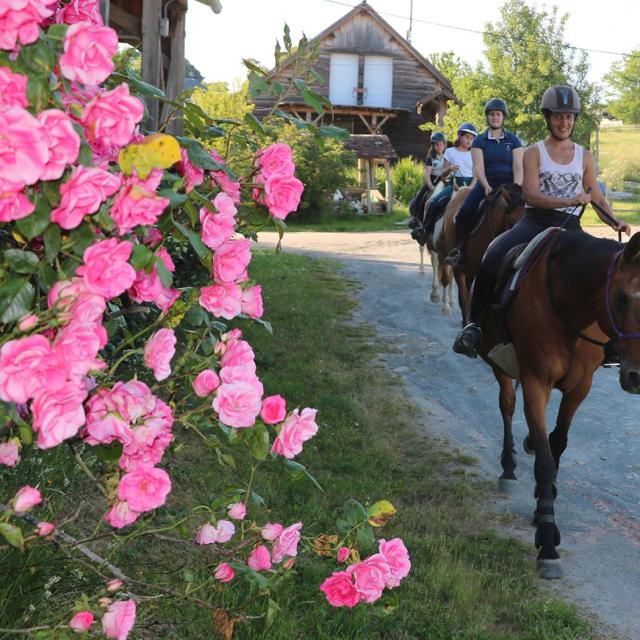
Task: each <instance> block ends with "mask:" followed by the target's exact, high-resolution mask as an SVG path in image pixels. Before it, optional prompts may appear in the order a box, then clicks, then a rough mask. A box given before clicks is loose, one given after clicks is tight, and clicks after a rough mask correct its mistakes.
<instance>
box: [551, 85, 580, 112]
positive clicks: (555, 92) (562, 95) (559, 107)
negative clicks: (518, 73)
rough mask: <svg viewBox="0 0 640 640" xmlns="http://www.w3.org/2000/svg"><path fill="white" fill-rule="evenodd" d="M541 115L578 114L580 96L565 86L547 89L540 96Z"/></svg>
mask: <svg viewBox="0 0 640 640" xmlns="http://www.w3.org/2000/svg"><path fill="white" fill-rule="evenodd" d="M541 109H542V113H546V112H547V111H550V112H551V113H575V114H578V113H580V96H579V95H578V92H577V91H576V90H575V89H574V88H573V87H570V86H569V85H567V84H556V85H554V86H553V87H549V88H548V89H547V90H546V91H545V92H544V95H543V96H542V105H541Z"/></svg>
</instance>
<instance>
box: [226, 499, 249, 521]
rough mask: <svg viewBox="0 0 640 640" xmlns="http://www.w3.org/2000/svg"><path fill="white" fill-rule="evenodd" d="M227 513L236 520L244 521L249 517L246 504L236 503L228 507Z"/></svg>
mask: <svg viewBox="0 0 640 640" xmlns="http://www.w3.org/2000/svg"><path fill="white" fill-rule="evenodd" d="M227 513H228V514H229V517H230V518H233V519H234V520H244V517H245V516H246V515H247V507H246V505H245V504H244V502H234V503H233V504H230V505H229V506H228V507H227Z"/></svg>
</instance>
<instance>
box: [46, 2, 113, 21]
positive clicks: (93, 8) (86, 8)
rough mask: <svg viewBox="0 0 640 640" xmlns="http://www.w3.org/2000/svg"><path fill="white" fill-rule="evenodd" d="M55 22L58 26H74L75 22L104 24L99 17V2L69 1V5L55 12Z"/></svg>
mask: <svg viewBox="0 0 640 640" xmlns="http://www.w3.org/2000/svg"><path fill="white" fill-rule="evenodd" d="M56 22H57V23H58V24H60V23H64V24H75V23H76V22H90V23H92V24H100V25H101V24H104V23H103V21H102V16H101V15H100V0H71V2H69V4H65V5H64V6H63V7H60V8H59V9H58V10H57V12H56Z"/></svg>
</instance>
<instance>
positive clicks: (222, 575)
mask: <svg viewBox="0 0 640 640" xmlns="http://www.w3.org/2000/svg"><path fill="white" fill-rule="evenodd" d="M235 575H236V572H235V571H234V570H233V568H232V567H231V566H229V563H227V562H221V563H220V564H219V565H218V566H217V567H216V571H215V573H214V574H213V576H214V578H215V579H216V580H220V582H231V580H233V579H234V578H235Z"/></svg>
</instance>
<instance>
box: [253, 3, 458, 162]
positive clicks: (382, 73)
mask: <svg viewBox="0 0 640 640" xmlns="http://www.w3.org/2000/svg"><path fill="white" fill-rule="evenodd" d="M317 38H318V39H319V40H320V53H319V57H318V60H317V62H316V64H315V65H314V68H315V70H316V71H317V72H318V73H319V75H320V76H322V78H323V80H324V84H323V85H320V86H318V87H314V89H316V90H317V91H318V92H320V93H322V94H323V95H325V96H327V97H328V98H329V100H331V102H332V104H333V114H331V113H330V112H325V113H324V114H323V115H322V116H319V115H318V114H317V113H316V112H315V111H314V110H313V109H312V108H311V107H309V106H307V105H305V104H304V102H303V101H302V99H301V98H300V97H299V96H295V95H293V96H289V97H288V98H287V101H286V102H285V103H284V104H281V108H282V109H283V110H285V111H289V112H291V113H294V114H296V115H297V116H299V117H301V118H304V119H307V120H311V121H314V122H322V123H323V124H329V123H330V122H331V123H333V124H336V125H338V126H341V127H344V128H346V129H348V130H349V131H350V132H351V133H352V134H356V135H363V134H364V135H367V134H369V135H379V134H384V135H386V136H387V137H388V138H389V141H390V142H391V145H392V147H393V149H394V150H395V152H396V154H397V156H398V157H400V158H402V157H405V156H413V157H414V158H416V159H422V158H424V156H425V154H426V151H427V146H428V142H429V134H428V133H425V132H424V131H421V130H420V129H419V128H418V127H419V126H420V125H421V124H423V123H425V122H437V123H441V122H442V121H443V119H444V117H445V114H446V112H447V103H448V101H449V100H454V101H455V100H456V97H455V95H454V93H453V89H452V88H451V85H450V83H449V81H448V80H447V79H446V78H445V77H444V76H443V75H442V74H441V73H439V72H438V70H437V69H436V68H435V67H434V66H433V65H432V64H431V63H430V62H429V61H428V60H427V59H426V58H425V57H424V56H423V55H422V54H421V53H420V52H419V51H417V50H416V49H415V48H414V47H413V46H412V45H411V43H410V42H408V41H407V40H406V39H405V38H403V37H402V36H401V35H400V34H399V33H398V32H397V31H396V30H395V29H394V28H393V27H391V25H389V24H388V23H387V22H386V21H385V20H384V19H383V18H382V17H381V16H380V15H379V14H378V13H376V11H374V9H373V8H372V7H371V6H370V5H369V4H367V2H366V1H365V2H362V3H361V4H359V5H357V6H356V7H354V8H353V9H352V10H351V11H349V13H347V14H346V15H344V16H343V17H342V18H340V19H339V20H338V21H337V22H335V23H334V24H332V25H331V26H329V27H327V28H326V29H325V30H324V31H323V32H322V33H320V35H318V36H317ZM286 72H287V67H286V66H285V67H284V68H283V69H282V70H281V72H280V73H281V74H286ZM271 104H272V102H270V101H269V100H268V99H258V100H256V114H257V115H260V111H261V109H262V110H263V112H264V111H265V110H266V109H267V108H268V107H270V106H271Z"/></svg>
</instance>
